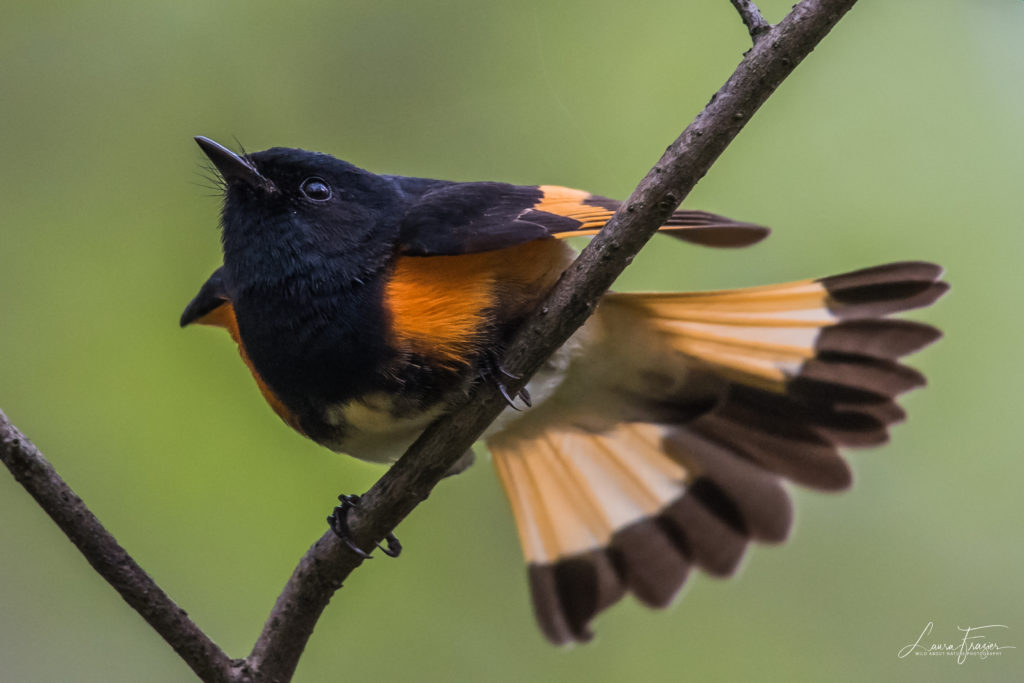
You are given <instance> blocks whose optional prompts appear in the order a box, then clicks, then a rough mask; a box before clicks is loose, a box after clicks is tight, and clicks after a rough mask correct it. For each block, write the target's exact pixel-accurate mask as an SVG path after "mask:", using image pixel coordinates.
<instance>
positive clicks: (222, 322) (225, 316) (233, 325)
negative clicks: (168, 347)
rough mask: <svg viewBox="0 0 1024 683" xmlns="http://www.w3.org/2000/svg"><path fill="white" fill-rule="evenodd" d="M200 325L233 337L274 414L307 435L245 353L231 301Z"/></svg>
mask: <svg viewBox="0 0 1024 683" xmlns="http://www.w3.org/2000/svg"><path fill="white" fill-rule="evenodd" d="M195 322H196V323H198V324H200V325H210V326H211V327H223V328H224V329H225V330H227V331H228V334H230V335H231V338H232V339H234V340H235V343H236V344H238V353H239V355H240V356H241V357H242V361H244V362H245V365H246V366H247V367H248V368H249V372H251V373H252V376H253V379H255V380H256V386H258V387H259V388H260V393H261V394H263V398H264V399H266V401H267V403H268V404H270V407H271V408H273V410H274V412H275V413H277V415H278V417H280V418H281V419H282V420H284V421H285V424H287V425H288V426H289V427H291V428H292V429H294V430H295V431H297V432H298V433H299V434H305V432H303V431H302V428H301V427H299V419H298V417H296V416H295V414H294V413H292V412H291V411H290V410H288V408H287V407H286V406H285V405H284V403H282V402H281V399H279V398H278V397H277V395H276V394H274V392H273V391H271V389H270V387H268V386H267V383H266V382H264V381H263V378H262V377H260V374H259V373H258V372H256V368H254V367H253V365H252V361H251V360H249V354H247V353H246V352H245V345H244V344H243V343H242V338H241V337H240V336H239V334H238V320H237V319H236V318H235V307H234V306H232V305H231V302H230V301H225V302H224V303H223V305H221V306H218V307H217V308H215V309H213V310H212V311H210V312H209V313H207V314H206V315H204V316H203V317H202V318H199V319H197V320H196V321H195Z"/></svg>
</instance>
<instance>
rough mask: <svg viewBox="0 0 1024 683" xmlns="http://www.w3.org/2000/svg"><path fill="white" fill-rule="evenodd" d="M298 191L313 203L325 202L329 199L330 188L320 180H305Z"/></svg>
mask: <svg viewBox="0 0 1024 683" xmlns="http://www.w3.org/2000/svg"><path fill="white" fill-rule="evenodd" d="M299 189H300V190H302V194H304V195H306V196H307V197H309V198H310V199H312V200H313V201H314V202H326V201H327V200H328V199H330V198H331V186H330V185H328V184H327V183H325V182H324V181H323V180H321V179H320V178H306V179H305V180H304V181H302V185H301V186H300V187H299Z"/></svg>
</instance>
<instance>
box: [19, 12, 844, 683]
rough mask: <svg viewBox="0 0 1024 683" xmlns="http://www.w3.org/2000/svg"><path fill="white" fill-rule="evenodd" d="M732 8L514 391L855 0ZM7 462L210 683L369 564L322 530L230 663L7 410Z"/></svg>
mask: <svg viewBox="0 0 1024 683" xmlns="http://www.w3.org/2000/svg"><path fill="white" fill-rule="evenodd" d="M732 2H733V5H734V6H736V8H737V10H738V11H739V12H740V15H741V16H742V17H743V20H744V23H745V24H746V25H747V27H748V29H749V30H750V33H751V36H752V37H753V38H754V47H753V48H751V49H750V50H749V51H748V52H747V53H746V55H745V56H744V59H743V61H742V62H741V63H740V64H739V66H738V67H737V68H736V70H735V72H734V73H733V74H732V76H730V78H729V80H728V81H727V82H726V83H725V85H724V86H722V88H721V89H720V90H719V91H718V92H717V93H715V95H714V96H713V97H712V98H711V101H710V102H709V103H708V105H707V106H706V107H705V109H704V110H703V111H702V112H701V113H700V114H698V116H697V117H696V119H694V121H693V122H692V123H691V124H690V125H689V126H688V127H687V128H686V130H684V131H683V133H682V134H681V135H680V136H679V137H678V138H677V139H676V140H675V141H674V142H673V143H672V144H671V145H670V146H669V147H668V149H666V151H665V153H664V154H663V155H662V157H661V159H660V160H659V161H658V163H657V164H656V165H655V166H654V167H653V168H652V169H651V170H650V172H648V174H647V175H646V176H645V177H644V179H643V180H642V181H641V182H640V184H639V185H638V186H637V188H636V190H634V191H633V193H632V194H631V195H630V197H629V199H628V200H626V201H625V202H624V203H623V204H622V208H620V209H619V211H617V212H616V214H615V216H613V217H612V219H611V220H610V221H609V222H608V224H607V226H606V227H605V228H604V229H603V230H602V231H601V232H600V233H599V234H598V235H597V236H596V237H595V238H594V239H593V240H592V241H591V243H590V244H589V245H588V246H587V247H586V248H585V249H584V250H583V252H582V253H581V254H580V256H579V258H577V259H576V261H575V262H574V263H573V264H572V265H571V266H570V267H569V268H568V269H567V270H566V272H565V273H564V274H563V275H562V278H561V279H560V280H559V282H558V284H556V285H555V287H554V288H553V289H552V291H551V292H550V293H549V295H548V297H547V298H546V300H545V302H544V303H543V304H542V305H541V306H539V307H538V308H537V310H536V311H535V312H534V313H533V314H532V315H531V316H530V317H529V319H528V320H527V321H526V322H525V323H524V324H523V326H522V327H521V328H520V330H519V332H518V333H517V335H516V337H515V339H514V340H513V342H512V343H511V344H510V346H509V348H508V349H507V351H506V354H505V359H504V362H503V365H504V367H505V368H507V369H508V370H509V371H511V372H513V373H516V374H518V375H520V376H521V378H522V379H521V380H519V381H516V382H511V383H509V387H508V388H509V391H510V392H511V393H512V394H513V395H514V394H515V392H516V391H517V390H518V389H519V388H520V387H521V386H522V385H523V384H525V382H526V380H527V379H528V378H529V377H530V375H532V374H533V372H535V371H536V370H537V369H538V368H539V367H540V365H541V364H542V363H543V362H544V361H545V360H546V359H547V358H548V356H550V355H551V354H552V353H553V352H554V351H555V350H556V349H558V348H559V347H560V346H561V345H562V344H563V343H565V341H566V340H567V339H568V338H569V336H570V335H571V334H572V333H573V332H574V331H575V330H576V329H577V328H578V327H579V326H580V325H582V324H583V322H584V321H585V320H586V318H587V317H588V316H589V314H590V313H591V312H592V311H593V309H594V307H595V306H596V304H597V300H598V298H599V297H600V296H601V295H602V294H603V293H604V292H605V291H606V290H607V289H608V287H610V286H611V284H612V282H613V281H614V280H615V278H616V277H617V276H618V275H619V274H620V273H621V272H622V270H623V269H624V268H625V267H626V265H627V264H628V263H629V262H630V261H631V260H632V258H633V256H634V255H635V254H636V253H637V252H638V251H639V250H640V248H641V247H642V246H643V245H644V243H645V242H646V241H647V240H648V239H650V237H651V236H652V235H653V234H654V233H655V232H656V231H657V229H658V227H659V226H660V225H661V224H662V223H663V222H664V221H665V220H666V219H667V218H668V216H669V215H670V214H671V213H672V212H673V211H674V210H675V208H676V207H677V206H678V205H679V204H680V202H682V200H683V199H684V198H685V197H686V196H687V195H688V194H689V192H690V191H691V190H692V189H693V187H694V185H696V183H697V181H698V180H699V179H700V178H702V177H703V176H704V174H705V173H707V171H708V169H709V168H710V167H711V165H712V163H713V162H714V161H715V160H716V159H717V158H718V156H719V155H720V154H721V153H722V152H723V151H724V150H725V148H726V146H727V145H728V144H729V143H730V142H731V141H732V140H733V139H734V138H735V137H736V135H737V134H738V133H739V132H740V130H741V129H742V128H743V126H744V125H745V124H746V122H747V121H748V120H749V119H750V117H751V116H752V115H753V114H754V112H756V111H757V109H758V108H759V107H760V106H761V105H762V104H763V103H764V102H765V100H767V99H768V97H769V96H770V95H771V93H772V92H774V90H775V89H776V88H777V87H778V86H779V84H780V83H781V82H782V81H783V79H785V78H786V77H787V76H788V75H789V74H790V73H791V72H792V71H793V69H794V68H795V67H796V65H797V64H799V63H800V62H801V61H802V60H803V59H804V58H805V57H806V56H807V55H808V54H809V53H810V52H811V50H813V49H814V47H815V46H816V45H817V44H818V42H819V41H821V39H822V38H824V37H825V35H826V34H827V33H828V32H829V31H830V30H831V28H832V27H833V26H834V25H835V24H836V22H838V21H839V19H840V18H841V17H842V16H843V15H844V14H845V13H846V12H847V11H848V10H849V9H850V8H851V7H852V6H853V5H854V3H855V2H856V0H803V1H802V2H800V3H799V4H798V5H796V6H795V7H794V8H793V10H792V11H791V12H790V13H789V15H787V16H786V18H785V19H783V21H782V22H780V23H779V24H778V25H776V26H774V27H773V26H769V25H768V24H767V22H765V21H764V19H763V18H762V17H761V15H760V12H758V11H757V8H756V7H755V6H754V5H753V3H751V2H748V1H746V0H732ZM505 407H506V404H505V402H504V400H503V399H502V398H501V396H500V394H499V392H498V390H497V388H496V387H494V386H492V385H490V384H479V385H477V386H475V387H474V389H473V390H472V391H471V393H470V395H469V396H468V397H467V398H466V401H465V403H464V404H463V405H462V406H461V407H460V408H459V409H458V410H457V411H455V412H454V413H452V414H449V415H447V416H445V417H443V418H441V419H440V420H438V421H437V422H436V423H434V424H433V425H431V426H430V427H429V428H428V429H427V430H426V431H425V432H424V433H423V434H422V435H421V437H420V438H419V439H418V440H417V441H416V443H414V444H413V445H412V447H411V448H410V449H409V451H408V452H407V453H406V454H405V455H404V456H402V458H401V459H400V460H399V461H398V462H397V463H395V465H393V466H392V467H391V469H389V470H388V471H387V472H386V473H385V474H384V476H382V477H381V478H380V480H378V481H377V483H376V484H374V485H373V487H372V488H371V489H370V490H369V491H368V492H367V493H366V495H365V496H363V499H362V505H361V507H360V509H359V510H358V511H353V514H351V515H350V517H349V526H350V529H351V532H352V536H353V538H354V539H355V541H356V543H357V545H359V547H360V548H362V549H363V550H365V551H370V550H372V549H373V547H374V546H375V543H376V541H379V540H381V539H383V538H384V537H385V536H386V535H387V534H388V533H390V532H391V531H392V530H393V529H394V528H395V526H397V525H398V523H399V522H401V521H402V519H404V518H405V517H406V516H407V515H408V514H409V513H410V512H411V511H412V510H413V508H415V507H416V505H418V504H419V503H420V502H422V501H423V500H425V499H426V498H427V496H429V495H430V492H431V491H432V490H433V488H434V486H436V485H437V483H438V482H439V481H440V480H441V479H442V478H443V477H444V476H445V474H446V473H447V472H448V470H449V469H450V467H451V466H452V465H453V464H454V463H455V462H456V460H458V459H459V457H460V456H461V455H462V454H463V453H465V451H466V450H467V449H469V448H470V447H471V446H472V445H473V443H474V442H475V441H476V440H477V439H478V438H479V437H480V435H481V434H482V433H483V431H484V430H485V429H486V428H487V426H488V425H490V423H491V422H492V421H493V420H494V418H496V417H497V416H498V414H499V413H500V412H501V411H502V410H503V409H505ZM0 459H2V460H3V462H4V464H6V465H7V466H8V468H10V469H11V471H12V473H14V476H15V478H17V479H18V481H19V482H21V483H22V484H23V485H24V486H25V488H26V489H28V491H29V492H30V493H31V494H32V496H33V497H34V498H35V499H36V500H37V502H39V504H40V505H41V506H42V507H43V508H44V510H46V511H47V513H48V514H50V516H51V517H52V518H53V519H54V521H55V522H56V523H57V524H58V526H60V527H61V529H62V530H64V532H65V533H66V534H67V535H68V537H69V538H70V539H71V540H72V542H73V543H74V544H75V545H76V546H77V547H78V548H79V550H81V552H82V553H83V554H84V555H85V556H86V559H88V560H89V562H90V564H92V565H93V567H94V568H95V569H96V570H97V571H98V572H99V573H100V574H101V575H102V576H103V577H104V578H105V579H106V580H107V581H108V582H109V583H110V584H111V585H112V586H114V588H115V589H116V590H117V591H118V592H119V593H120V594H121V595H122V597H124V599H125V600H126V601H127V602H128V603H129V604H130V605H132V607H134V608H135V609H136V610H137V611H138V612H139V613H140V614H141V615H142V616H143V618H145V619H146V621H148V622H149V623H150V624H151V625H152V626H153V628H155V629H156V630H157V632H158V633H160V635H161V636H162V637H163V638H164V639H165V640H167V642H168V643H169V644H171V646H172V647H173V648H174V649H175V651H176V652H178V654H179V655H180V656H181V657H182V658H183V659H184V660H185V661H186V663H188V665H189V666H190V667H192V669H193V670H194V671H195V672H196V674H198V675H199V677H200V678H202V679H203V680H205V681H239V682H241V681H246V682H252V683H258V682H259V683H262V682H270V681H274V682H283V681H287V680H290V678H291V676H292V674H293V673H294V671H295V667H296V666H297V664H298V661H299V657H300V656H301V654H302V651H303V649H304V648H305V645H306V643H307V642H308V640H309V637H310V636H311V635H312V632H313V628H314V626H315V625H316V622H317V620H318V619H319V617H320V615H321V613H322V612H323V610H324V608H325V607H326V606H327V603H328V601H329V600H330V598H331V596H332V595H333V594H334V592H335V591H337V590H338V588H340V587H341V584H342V581H344V580H345V578H346V577H348V575H349V574H350V573H351V572H352V571H353V570H354V569H355V568H356V567H358V566H359V565H360V564H361V563H362V559H361V558H359V557H358V556H357V555H356V554H355V553H353V552H352V551H351V550H349V549H348V548H347V547H345V546H344V545H343V544H342V543H341V542H340V541H339V540H338V539H337V538H336V537H335V536H334V534H333V533H332V532H330V531H328V532H326V533H325V534H324V535H323V536H322V537H321V538H320V539H319V540H318V541H317V542H316V543H314V544H313V546H312V547H310V549H309V550H308V551H307V552H306V554H305V555H304V556H303V558H302V559H301V560H300V562H299V564H298V566H297V567H296V569H295V571H294V572H293V574H292V576H291V578H290V579H289V580H288V583H287V584H286V586H285V588H284V590H283V592H282V593H281V595H280V596H279V597H278V599H277V602H276V604H275V605H274V608H273V610H272V611H271V614H270V617H269V618H268V620H267V622H266V625H265V626H264V628H263V631H262V633H261V634H260V636H259V639H258V640H257V641H256V644H255V646H254V648H253V650H252V653H251V654H250V655H249V657H248V658H247V659H246V660H242V661H231V660H230V659H228V657H227V656H226V655H225V654H224V653H223V652H222V651H221V650H220V649H219V648H218V647H217V646H216V645H215V644H214V643H213V642H212V641H211V640H210V639H209V638H207V637H206V635H205V634H203V633H202V632H201V631H200V630H199V629H198V628H197V627H196V626H195V624H193V623H192V622H191V621H190V620H189V619H188V618H187V616H186V615H185V613H184V611H182V610H181V608H179V607H178V606H177V605H176V604H175V603H174V602H173V601H172V600H171V599H170V598H168V597H167V595H166V594H164V593H163V591H161V590H160V588H159V587H158V586H156V584H155V583H153V581H152V579H150V578H149V576H148V575H146V573H145V572H144V571H143V570H142V569H141V568H140V567H138V565H137V564H135V562H134V561H133V560H131V558H130V557H129V556H128V554H127V553H126V552H125V551H124V550H123V549H122V548H121V547H120V546H119V545H118V544H117V542H116V541H115V540H114V539H113V537H112V536H111V535H110V534H109V533H108V532H107V531H106V530H105V529H104V528H103V527H102V525H101V524H100V523H99V521H98V520H97V519H96V518H95V517H94V516H93V515H92V513H91V512H89V510H88V509H87V508H86V507H85V505H84V504H83V503H82V501H81V500H80V499H79V498H78V497H77V496H75V494H74V492H72V491H71V489H70V488H69V487H68V486H67V484H65V483H64V482H63V481H62V480H61V479H60V477H59V476H57V474H56V472H54V471H53V468H52V467H50V465H49V464H48V463H47V462H46V461H45V460H44V459H43V456H42V455H41V454H40V453H39V452H38V450H36V449H35V447H34V446H32V444H31V443H29V442H28V440H27V439H26V438H25V437H24V436H23V435H22V434H21V433H20V432H18V431H17V429H15V428H14V427H13V425H11V424H10V422H8V421H7V419H6V417H4V416H3V414H2V413H0Z"/></svg>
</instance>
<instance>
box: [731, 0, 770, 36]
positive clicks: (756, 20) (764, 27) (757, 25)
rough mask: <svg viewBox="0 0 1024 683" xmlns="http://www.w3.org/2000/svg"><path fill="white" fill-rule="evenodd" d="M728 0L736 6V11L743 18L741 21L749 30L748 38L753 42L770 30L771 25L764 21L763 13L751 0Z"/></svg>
mask: <svg viewBox="0 0 1024 683" xmlns="http://www.w3.org/2000/svg"><path fill="white" fill-rule="evenodd" d="M730 1H731V2H732V6H733V7H735V8H736V11H737V12H739V13H740V18H742V19H743V23H744V24H746V26H747V31H749V32H750V38H751V40H753V41H754V42H755V43H756V42H757V41H758V39H760V37H761V36H763V35H764V34H765V33H766V32H767V31H770V30H771V28H772V25H771V24H769V23H768V22H767V21H765V18H764V15H762V14H761V10H759V9H758V8H757V5H755V4H754V3H753V0H730Z"/></svg>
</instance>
